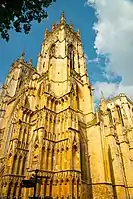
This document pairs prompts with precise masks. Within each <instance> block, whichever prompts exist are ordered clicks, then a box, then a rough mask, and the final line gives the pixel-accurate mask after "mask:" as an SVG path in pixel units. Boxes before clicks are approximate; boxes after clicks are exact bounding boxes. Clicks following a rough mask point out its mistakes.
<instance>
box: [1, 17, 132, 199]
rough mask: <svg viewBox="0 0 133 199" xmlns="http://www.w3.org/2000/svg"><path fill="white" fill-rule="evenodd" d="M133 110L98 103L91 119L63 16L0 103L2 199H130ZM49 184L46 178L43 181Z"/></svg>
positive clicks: (80, 59)
mask: <svg viewBox="0 0 133 199" xmlns="http://www.w3.org/2000/svg"><path fill="white" fill-rule="evenodd" d="M132 110H133V103H132V102H131V101H130V100H129V99H128V98H127V97H126V96H125V95H124V94H121V95H119V96H117V97H116V98H114V99H111V100H110V101H105V99H104V98H103V97H102V99H101V104H100V106H99V109H98V110H97V111H96V113H95V112H94V102H93V94H92V87H91V84H90V82H89V80H88V74H87V72H86V63H85V57H84V53H83V48H82V43H81V38H80V31H79V30H78V32H74V28H73V25H72V23H71V24H70V25H68V24H66V20H65V17H64V13H63V14H62V16H61V20H60V23H59V24H53V25H52V31H51V32H49V31H48V30H46V31H45V38H44V41H43V43H42V48H41V51H40V53H39V55H38V63H37V68H36V69H34V68H33V67H32V60H30V61H29V62H28V63H27V62H25V60H24V53H22V55H21V57H20V58H19V59H18V60H17V61H16V62H15V63H13V64H12V66H11V69H10V71H9V74H8V76H7V79H6V82H5V84H4V85H3V89H2V93H1V96H0V197H7V196H10V198H14V197H16V198H17V199H18V198H20V197H21V198H23V199H28V197H29V196H30V197H31V196H33V188H29V189H27V188H23V187H22V180H23V179H30V178H31V177H32V175H33V174H35V170H36V169H38V170H39V173H38V175H40V176H43V177H44V178H43V179H42V180H41V181H40V182H39V183H38V184H37V191H36V194H37V196H40V197H42V198H43V197H45V196H52V197H53V199H57V198H58V199H66V198H71V199H72V198H73V199H74V198H75V199H79V198H81V199H107V198H108V199H114V198H117V199H131V198H133V135H132V134H133V111H132ZM46 177H49V178H46Z"/></svg>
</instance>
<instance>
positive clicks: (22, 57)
mask: <svg viewBox="0 0 133 199" xmlns="http://www.w3.org/2000/svg"><path fill="white" fill-rule="evenodd" d="M24 56H25V53H24V51H23V52H22V54H21V56H20V61H24Z"/></svg>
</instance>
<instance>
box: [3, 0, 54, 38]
mask: <svg viewBox="0 0 133 199" xmlns="http://www.w3.org/2000/svg"><path fill="white" fill-rule="evenodd" d="M55 1H56V0H1V1H0V36H1V37H2V38H3V39H5V40H6V41H8V40H9V30H10V29H15V31H16V32H22V31H23V30H24V33H25V34H28V33H29V32H30V29H31V22H32V21H33V20H36V21H38V23H40V22H41V21H42V20H43V19H45V18H47V16H48V15H47V12H46V11H45V10H44V9H45V8H47V7H48V6H49V5H50V4H51V3H52V2H55Z"/></svg>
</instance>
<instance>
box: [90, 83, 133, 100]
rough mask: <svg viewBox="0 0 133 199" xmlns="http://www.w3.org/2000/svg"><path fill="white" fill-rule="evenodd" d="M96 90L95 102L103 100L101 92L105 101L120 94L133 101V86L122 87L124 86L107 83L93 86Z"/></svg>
mask: <svg viewBox="0 0 133 199" xmlns="http://www.w3.org/2000/svg"><path fill="white" fill-rule="evenodd" d="M93 88H94V89H95V90H94V96H95V100H100V98H101V91H102V92H103V95H104V97H105V99H108V98H110V97H113V96H116V95H118V94H119V93H125V94H126V95H128V96H129V98H131V99H132V100H133V85H131V86H130V85H122V84H119V85H118V84H116V83H107V82H96V83H95V84H94V85H93Z"/></svg>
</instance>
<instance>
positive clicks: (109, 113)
mask: <svg viewBox="0 0 133 199" xmlns="http://www.w3.org/2000/svg"><path fill="white" fill-rule="evenodd" d="M107 111H108V116H109V122H110V124H112V123H113V118H112V113H111V110H110V109H107Z"/></svg>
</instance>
